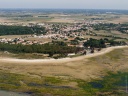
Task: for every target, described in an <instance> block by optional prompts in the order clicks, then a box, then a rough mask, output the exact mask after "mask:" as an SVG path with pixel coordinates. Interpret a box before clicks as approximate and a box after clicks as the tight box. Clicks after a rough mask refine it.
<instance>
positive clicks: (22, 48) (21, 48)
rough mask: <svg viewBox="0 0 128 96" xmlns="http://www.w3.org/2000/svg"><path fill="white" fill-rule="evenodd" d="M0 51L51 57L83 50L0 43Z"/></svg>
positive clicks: (58, 45)
mask: <svg viewBox="0 0 128 96" xmlns="http://www.w3.org/2000/svg"><path fill="white" fill-rule="evenodd" d="M0 50H1V51H9V52H12V53H43V54H49V55H50V56H52V55H54V54H65V55H66V54H68V53H74V52H76V53H77V52H79V51H80V50H83V49H81V48H78V47H69V46H67V45H65V44H64V43H51V44H50V43H47V44H44V45H34V44H33V45H21V44H5V43H0Z"/></svg>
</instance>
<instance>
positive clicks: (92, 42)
mask: <svg viewBox="0 0 128 96" xmlns="http://www.w3.org/2000/svg"><path fill="white" fill-rule="evenodd" d="M105 43H109V45H110V46H119V45H126V43H125V42H124V41H114V40H108V39H107V38H104V39H100V40H97V39H93V38H90V39H89V40H87V42H85V43H84V46H85V47H91V48H105V47H106V44H105Z"/></svg>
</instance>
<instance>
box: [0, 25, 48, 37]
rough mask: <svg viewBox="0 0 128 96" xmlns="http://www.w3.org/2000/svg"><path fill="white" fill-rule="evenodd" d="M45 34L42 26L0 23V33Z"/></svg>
mask: <svg viewBox="0 0 128 96" xmlns="http://www.w3.org/2000/svg"><path fill="white" fill-rule="evenodd" d="M34 33H36V34H45V33H46V30H45V28H44V27H39V26H33V27H27V26H7V25H0V35H25V34H34Z"/></svg>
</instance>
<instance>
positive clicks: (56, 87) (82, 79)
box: [0, 48, 128, 96]
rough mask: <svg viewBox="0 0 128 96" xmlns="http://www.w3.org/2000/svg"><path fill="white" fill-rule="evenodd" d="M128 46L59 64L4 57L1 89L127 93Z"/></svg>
mask: <svg viewBox="0 0 128 96" xmlns="http://www.w3.org/2000/svg"><path fill="white" fill-rule="evenodd" d="M127 50H128V48H124V49H116V50H114V51H112V52H110V53H107V54H105V55H101V56H98V57H92V58H89V59H83V60H80V61H79V60H78V61H75V62H73V61H72V62H66V63H63V62H60V63H56V64H53V63H43V62H40V63H35V62H32V63H29V62H28V63H27V62H25V63H23V62H22V63H21V62H18V61H17V62H15V63H11V62H8V63H5V62H4V61H1V63H0V70H1V71H0V78H1V79H0V89H2V90H10V91H16V92H24V93H30V94H34V95H35V96H42V95H46V94H47V95H48V94H49V95H50V96H54V95H55V96H56V95H61V96H63V94H65V95H64V96H79V95H80V96H93V95H94V96H108V95H111V96H125V95H123V94H125V91H124V88H125V86H124V84H125V83H124V82H125V81H124V78H125V76H126V75H127V74H128V73H127V72H128V71H127V69H128V61H127V60H128V55H127V54H128V51H127ZM5 78H6V79H5ZM106 94H107V95H106Z"/></svg>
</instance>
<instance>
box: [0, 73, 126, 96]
mask: <svg viewBox="0 0 128 96" xmlns="http://www.w3.org/2000/svg"><path fill="white" fill-rule="evenodd" d="M127 75H128V73H127V72H124V73H121V72H117V73H111V72H108V75H107V76H105V77H103V78H102V79H101V80H91V81H90V82H86V81H84V80H78V79H72V80H71V79H70V80H68V79H61V78H55V77H42V76H40V78H37V77H31V76H27V75H20V74H14V73H7V72H3V71H0V89H1V90H7V91H15V92H23V93H28V94H31V95H34V96H42V95H46V94H49V95H53V96H54V95H63V94H65V96H78V95H80V96H85V95H86V96H92V95H93V96H94V95H95V96H108V95H114V96H115V95H116V96H123V95H124V94H125V90H124V89H125V87H126V76H127ZM71 82H76V83H77V84H78V85H77V86H75V87H71V86H70V85H68V84H70V83H71ZM64 85H65V86H64Z"/></svg>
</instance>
